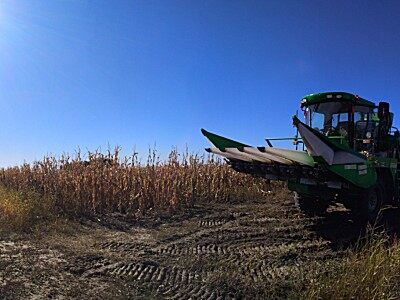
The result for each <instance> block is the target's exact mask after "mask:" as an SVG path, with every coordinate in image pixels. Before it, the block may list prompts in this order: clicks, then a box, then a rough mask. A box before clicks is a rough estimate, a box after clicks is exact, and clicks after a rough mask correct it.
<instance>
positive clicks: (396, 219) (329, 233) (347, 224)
mask: <svg viewBox="0 0 400 300" xmlns="http://www.w3.org/2000/svg"><path fill="white" fill-rule="evenodd" d="M309 229H310V230H312V231H314V232H316V233H317V234H318V235H319V236H321V237H322V238H324V239H326V240H329V241H330V242H331V245H332V248H333V249H334V250H339V249H346V248H348V247H353V246H355V245H357V244H360V243H362V242H363V240H365V239H366V238H367V237H368V235H369V234H370V233H371V232H379V233H384V234H387V235H388V236H389V237H391V238H397V237H398V236H400V209H399V208H395V207H388V208H385V209H383V210H382V211H381V214H380V217H379V220H378V221H377V222H376V223H375V224H369V223H368V222H365V221H361V220H359V219H357V218H356V217H354V215H353V214H351V213H350V212H349V211H345V210H341V211H331V212H329V213H327V214H326V216H324V217H321V218H318V219H317V220H316V221H315V222H314V223H313V224H312V225H310V226H309Z"/></svg>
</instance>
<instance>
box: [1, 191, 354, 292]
mask: <svg viewBox="0 0 400 300" xmlns="http://www.w3.org/2000/svg"><path fill="white" fill-rule="evenodd" d="M56 227H57V230H49V232H50V233H46V234H44V235H42V234H41V233H40V232H38V233H36V234H35V235H34V237H32V235H31V236H26V235H7V236H3V237H1V239H0V298H1V299H189V298H191V299H254V298H265V297H266V296H268V297H269V298H275V297H276V298H279V297H282V298H286V297H292V296H293V293H296V290H294V289H293V285H294V284H295V283H296V282H297V281H298V280H301V278H302V277H303V276H306V275H305V274H307V272H306V271H307V269H308V268H311V267H314V268H315V266H316V265H318V264H319V263H326V262H327V261H329V260H332V261H334V260H337V259H340V257H341V256H342V255H344V254H345V252H346V251H347V250H346V247H347V246H348V245H349V244H350V243H351V242H353V241H354V240H356V239H357V238H358V236H359V233H360V228H359V227H358V226H357V225H356V224H354V222H352V221H351V218H349V213H348V212H347V211H344V210H343V209H340V208H339V209H333V210H331V211H330V212H329V213H328V214H327V216H326V217H322V218H321V217H320V218H307V217H305V216H304V215H303V214H302V213H300V212H299V211H298V210H297V209H296V208H295V207H294V205H293V201H292V197H291V195H290V194H289V193H288V192H286V191H280V192H277V193H274V192H271V194H270V195H269V197H268V199H267V200H264V201H261V202H257V201H253V202H251V203H245V204H243V203H242V204H240V203H236V204H218V205H207V204H204V205H198V206H196V207H195V208H193V209H192V210H190V211H186V212H182V213H178V214H176V215H174V217H172V218H171V217H169V218H163V217H158V218H147V219H146V218H143V219H141V220H134V219H130V218H127V217H126V216H122V215H109V216H101V217H97V218H93V219H92V220H83V221H81V222H65V223H63V222H60V224H58V225H56ZM297 292H298V291H297Z"/></svg>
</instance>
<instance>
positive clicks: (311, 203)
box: [294, 192, 329, 216]
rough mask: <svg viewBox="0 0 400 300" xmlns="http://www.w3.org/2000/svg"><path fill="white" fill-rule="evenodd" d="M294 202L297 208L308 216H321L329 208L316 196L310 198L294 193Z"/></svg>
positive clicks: (327, 204)
mask: <svg viewBox="0 0 400 300" xmlns="http://www.w3.org/2000/svg"><path fill="white" fill-rule="evenodd" d="M294 202H295V204H296V206H297V208H299V209H300V210H301V211H302V212H303V213H304V214H306V215H308V216H320V215H323V214H324V213H325V212H326V210H327V208H328V206H329V203H326V202H324V201H321V199H319V198H318V197H316V196H314V197H312V196H308V195H304V194H299V193H297V192H295V193H294Z"/></svg>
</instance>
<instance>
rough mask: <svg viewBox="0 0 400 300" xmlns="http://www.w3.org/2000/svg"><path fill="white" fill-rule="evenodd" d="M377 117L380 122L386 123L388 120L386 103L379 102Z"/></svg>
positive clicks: (388, 110)
mask: <svg viewBox="0 0 400 300" xmlns="http://www.w3.org/2000/svg"><path fill="white" fill-rule="evenodd" d="M378 117H379V120H380V121H381V122H384V123H388V122H389V120H390V105H389V103H387V102H380V103H379V107H378Z"/></svg>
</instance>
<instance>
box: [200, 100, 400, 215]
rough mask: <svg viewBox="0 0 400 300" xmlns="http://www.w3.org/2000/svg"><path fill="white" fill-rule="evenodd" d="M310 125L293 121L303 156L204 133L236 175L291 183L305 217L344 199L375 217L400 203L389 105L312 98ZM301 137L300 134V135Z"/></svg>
mask: <svg viewBox="0 0 400 300" xmlns="http://www.w3.org/2000/svg"><path fill="white" fill-rule="evenodd" d="M300 105H301V109H302V111H303V113H304V122H302V121H300V119H299V118H298V117H297V116H294V117H293V124H294V126H295V127H296V128H297V134H296V136H295V137H293V138H288V139H293V141H294V144H298V143H299V141H300V142H301V143H302V144H303V151H294V150H289V149H282V148H275V147H273V145H272V143H271V141H273V140H284V139H285V138H284V139H282V138H279V139H267V143H268V147H264V146H263V147H251V146H249V145H246V144H243V143H240V142H237V141H234V140H231V139H227V138H224V137H222V136H219V135H216V134H213V133H210V132H208V131H206V130H204V129H202V133H203V134H204V135H205V137H206V138H207V139H208V140H209V141H210V142H211V145H212V147H211V148H208V149H206V150H207V151H208V152H211V153H214V154H217V155H220V156H223V157H225V159H226V161H227V163H228V164H229V165H230V166H231V167H232V168H233V169H234V170H236V171H238V172H244V173H248V174H252V175H254V176H260V177H263V178H265V179H268V180H280V181H287V182H288V187H289V189H290V190H292V191H293V192H294V194H295V202H296V204H297V206H298V207H299V208H300V209H302V210H303V211H304V212H305V213H307V214H312V215H317V214H322V213H324V212H325V211H326V209H327V207H328V206H329V205H330V204H331V203H332V202H341V203H343V204H344V205H345V206H346V207H348V208H349V209H351V210H352V211H353V212H354V213H355V214H356V215H358V216H362V217H363V218H365V219H368V220H370V221H372V220H375V219H376V218H377V216H378V215H379V211H380V210H381V208H382V207H383V206H384V205H397V204H398V202H399V162H398V161H399V150H400V145H399V144H400V134H399V131H398V130H397V129H396V128H394V127H393V117H394V115H393V113H391V112H390V106H389V103H387V102H380V103H379V104H378V105H376V104H375V103H373V102H371V101H368V100H365V99H363V98H361V97H359V96H356V95H353V94H350V93H344V92H328V93H319V94H311V95H308V96H305V97H303V98H302V100H301V104H300ZM298 135H300V136H301V137H299V136H298Z"/></svg>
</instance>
